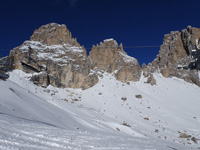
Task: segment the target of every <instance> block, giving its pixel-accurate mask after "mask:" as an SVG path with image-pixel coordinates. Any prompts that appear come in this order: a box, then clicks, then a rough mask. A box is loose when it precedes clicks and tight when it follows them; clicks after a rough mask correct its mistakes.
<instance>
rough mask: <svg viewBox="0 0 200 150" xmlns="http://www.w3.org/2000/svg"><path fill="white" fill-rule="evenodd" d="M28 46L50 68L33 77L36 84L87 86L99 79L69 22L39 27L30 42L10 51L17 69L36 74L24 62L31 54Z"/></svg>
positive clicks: (32, 55)
mask: <svg viewBox="0 0 200 150" xmlns="http://www.w3.org/2000/svg"><path fill="white" fill-rule="evenodd" d="M28 46H31V47H32V48H33V52H32V54H31V55H30V56H31V58H33V59H34V60H35V61H36V62H38V63H39V65H41V66H43V67H44V68H46V70H45V71H44V72H43V73H40V74H38V75H35V76H33V77H32V79H31V80H32V81H33V82H34V83H35V84H37V85H39V86H47V85H48V84H51V85H53V86H55V87H70V88H83V89H86V88H89V87H91V86H93V85H95V84H96V83H97V82H98V77H97V75H95V74H94V73H93V71H92V70H91V69H90V66H91V65H90V62H89V61H88V60H87V54H86V50H85V49H84V48H83V47H80V44H79V43H78V42H77V41H76V39H74V38H72V35H71V33H70V32H69V30H67V28H66V26H65V25H58V24H55V23H51V24H47V25H44V26H42V27H40V28H39V29H38V30H35V32H34V34H33V35H32V36H31V39H30V40H29V41H25V42H24V43H23V44H22V45H21V46H19V47H17V48H14V49H13V50H12V51H11V52H10V58H12V60H13V64H14V69H20V70H23V71H25V72H28V73H33V72H32V71H30V70H28V69H26V68H24V67H23V66H22V65H21V63H20V60H21V59H22V57H24V56H28Z"/></svg>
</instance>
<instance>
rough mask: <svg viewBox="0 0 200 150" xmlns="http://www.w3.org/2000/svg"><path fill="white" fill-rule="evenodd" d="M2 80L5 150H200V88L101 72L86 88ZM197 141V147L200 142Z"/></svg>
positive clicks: (0, 141)
mask: <svg viewBox="0 0 200 150" xmlns="http://www.w3.org/2000/svg"><path fill="white" fill-rule="evenodd" d="M9 74H10V78H9V79H8V80H7V81H1V80H0V149H81V150H82V149H85V150H89V149H95V150H96V149H108V150H111V149H129V150H130V149H131V150H138V149H140V150H144V149H158V150H160V149H162V150H165V149H166V150H176V149H180V150H183V149H198V148H199V147H200V146H199V139H200V109H199V106H200V100H199V97H200V88H199V87H197V86H196V85H194V84H189V83H186V82H184V81H183V80H181V79H177V78H163V77H162V76H161V75H160V74H154V77H155V78H156V81H157V85H155V86H151V85H149V84H146V83H145V82H146V78H141V79H140V81H138V82H131V83H130V84H129V85H128V84H124V83H122V82H120V81H117V80H116V79H115V78H114V77H113V76H112V75H111V74H106V73H104V74H102V76H101V77H100V79H99V82H98V84H96V85H95V86H94V87H92V88H89V89H87V90H75V89H69V88H68V89H59V88H54V87H52V86H49V87H47V88H42V87H38V86H36V85H34V84H32V82H30V81H29V78H31V76H32V75H31V74H26V73H24V72H22V71H19V70H14V71H13V72H10V73H9ZM195 142H196V143H195Z"/></svg>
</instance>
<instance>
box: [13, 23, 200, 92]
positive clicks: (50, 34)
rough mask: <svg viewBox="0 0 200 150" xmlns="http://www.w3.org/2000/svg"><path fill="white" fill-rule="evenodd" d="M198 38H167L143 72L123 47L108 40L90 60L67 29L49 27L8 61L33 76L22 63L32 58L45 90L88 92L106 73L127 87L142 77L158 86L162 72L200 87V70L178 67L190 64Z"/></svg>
mask: <svg viewBox="0 0 200 150" xmlns="http://www.w3.org/2000/svg"><path fill="white" fill-rule="evenodd" d="M199 38H200V29H198V28H193V27H191V26H188V27H187V29H184V30H182V31H181V32H179V31H172V32H170V33H169V34H166V35H165V36H164V39H163V44H162V45H161V47H160V51H159V54H158V55H157V57H156V58H155V60H154V61H153V62H152V63H150V64H148V65H147V66H146V65H145V64H144V65H143V66H142V68H141V67H140V65H139V63H138V61H137V59H135V58H133V57H130V56H128V55H127V54H126V52H125V51H124V50H123V45H122V44H120V45H118V43H117V41H115V40H114V39H106V40H104V41H103V42H101V43H100V44H97V45H96V46H93V47H92V49H91V51H90V53H89V56H87V52H86V50H85V48H84V47H82V46H81V45H80V44H79V43H78V42H77V40H76V38H73V37H72V34H71V32H70V31H69V30H68V29H67V27H66V26H65V25H59V24H56V23H50V24H47V25H43V26H41V27H40V28H39V29H37V30H35V31H34V33H33V35H32V36H31V38H30V40H28V41H25V42H24V43H23V44H22V45H20V46H19V47H16V48H14V49H13V50H12V51H11V52H10V56H9V57H10V59H11V60H12V63H13V64H14V66H13V68H12V69H20V70H23V71H25V72H27V73H33V72H32V71H30V70H29V69H27V68H24V67H23V66H22V65H21V63H20V61H21V60H22V58H23V57H27V56H28V55H30V58H31V59H33V60H34V61H35V62H37V63H38V64H39V66H41V68H43V69H42V71H40V73H39V74H34V76H33V77H32V78H31V80H32V81H33V82H34V83H35V84H37V85H39V86H44V87H47V86H48V85H53V86H55V87H63V88H65V87H69V88H82V89H87V88H90V87H92V86H94V85H95V84H96V83H97V82H98V81H99V77H100V76H101V74H102V73H103V72H108V73H110V74H112V75H113V76H115V78H116V79H117V80H119V81H122V82H124V83H129V82H130V81H134V82H135V81H139V80H140V78H141V75H142V73H143V76H144V77H145V78H146V80H147V81H146V83H149V84H151V85H155V84H156V80H155V78H154V76H153V73H155V72H159V73H161V74H162V75H163V76H164V77H172V76H175V77H178V78H181V79H184V80H185V81H187V82H190V83H195V84H196V85H198V86H200V80H199V74H198V72H197V70H195V69H194V70H191V69H188V70H185V69H178V67H177V66H178V65H179V64H182V65H186V64H189V62H190V53H191V51H192V48H191V45H193V46H194V45H195V41H196V39H199ZM29 46H30V47H31V48H32V49H33V51H32V53H31V54H29V53H28V52H29V51H28V47H29Z"/></svg>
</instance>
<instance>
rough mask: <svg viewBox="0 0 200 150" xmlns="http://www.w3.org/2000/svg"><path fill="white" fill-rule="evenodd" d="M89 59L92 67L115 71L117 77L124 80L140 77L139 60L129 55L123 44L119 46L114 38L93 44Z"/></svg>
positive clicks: (135, 79)
mask: <svg viewBox="0 0 200 150" xmlns="http://www.w3.org/2000/svg"><path fill="white" fill-rule="evenodd" d="M89 59H90V61H91V64H92V69H99V70H104V71H106V72H108V73H114V75H115V77H116V79H117V80H120V81H122V82H127V81H138V80H139V79H140V76H141V68H140V65H139V63H138V61H137V60H136V59H135V58H133V57H130V56H128V55H127V54H126V53H125V52H124V50H123V46H122V44H120V46H119V45H118V43H117V42H116V41H115V40H113V39H107V40H104V42H103V43H100V45H97V46H93V48H92V50H91V52H90V55H89Z"/></svg>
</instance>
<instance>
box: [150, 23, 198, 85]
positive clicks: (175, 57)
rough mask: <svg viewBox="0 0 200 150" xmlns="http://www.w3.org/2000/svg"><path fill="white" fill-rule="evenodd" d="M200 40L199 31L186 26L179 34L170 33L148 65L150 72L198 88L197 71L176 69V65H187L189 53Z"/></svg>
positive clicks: (175, 32) (177, 32)
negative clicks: (181, 80)
mask: <svg viewBox="0 0 200 150" xmlns="http://www.w3.org/2000/svg"><path fill="white" fill-rule="evenodd" d="M199 38H200V29H198V28H193V27H191V26H188V27H187V29H183V30H182V31H181V32H179V31H172V32H170V33H169V34H166V35H165V36H164V38H163V44H162V45H161V46H160V51H159V54H158V55H157V57H156V58H155V59H154V61H153V62H152V63H150V64H149V65H148V67H147V68H148V69H149V71H150V72H160V73H162V75H163V76H164V77H172V76H175V77H178V78H181V79H184V80H185V81H187V82H191V83H195V84H197V85H199V86H200V80H199V76H198V73H197V70H195V69H194V70H191V69H188V70H186V69H178V65H189V62H190V55H189V54H190V53H191V50H192V49H193V48H195V45H196V40H197V39H199Z"/></svg>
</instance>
